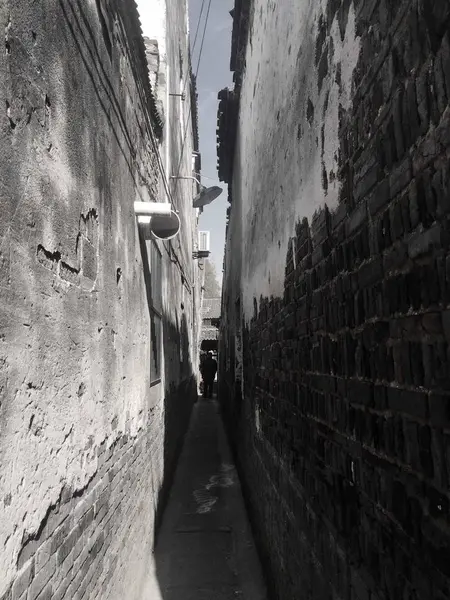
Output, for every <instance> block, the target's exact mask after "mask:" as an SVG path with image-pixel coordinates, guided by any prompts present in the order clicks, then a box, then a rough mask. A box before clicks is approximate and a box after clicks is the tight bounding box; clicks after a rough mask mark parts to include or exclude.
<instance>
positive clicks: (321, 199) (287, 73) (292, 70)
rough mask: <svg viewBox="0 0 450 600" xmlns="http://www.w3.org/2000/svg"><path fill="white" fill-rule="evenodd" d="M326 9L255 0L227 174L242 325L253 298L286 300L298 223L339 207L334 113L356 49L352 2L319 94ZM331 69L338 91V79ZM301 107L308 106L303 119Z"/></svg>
mask: <svg viewBox="0 0 450 600" xmlns="http://www.w3.org/2000/svg"><path fill="white" fill-rule="evenodd" d="M326 7H327V0H283V2H266V0H255V5H254V17H253V27H252V30H251V34H250V41H249V44H248V47H247V54H246V70H245V75H244V81H243V87H242V97H241V107H240V118H239V129H238V137H237V145H238V147H237V153H236V159H235V169H234V176H233V190H234V197H235V198H236V202H240V203H242V240H241V241H242V248H243V267H242V282H241V285H242V290H243V313H244V318H245V319H246V320H248V319H249V318H251V316H252V315H253V299H254V298H256V299H257V301H259V299H260V295H263V296H267V297H270V296H272V295H273V296H280V295H282V294H283V290H284V277H285V271H284V269H285V261H286V253H287V247H288V241H289V238H290V237H291V236H292V235H293V234H294V231H295V224H296V222H297V221H298V220H299V219H302V218H304V217H307V218H308V219H311V217H312V216H313V214H314V212H315V211H316V210H317V209H319V208H320V207H323V206H324V204H325V203H326V204H327V205H328V207H329V208H330V209H333V208H335V207H336V205H337V201H338V194H339V184H338V182H337V179H334V181H333V175H336V174H337V171H338V152H339V137H338V111H339V105H340V104H341V105H342V107H343V108H344V109H347V108H349V106H350V101H351V82H352V74H353V70H354V69H355V67H356V64H357V60H358V56H359V50H360V45H359V39H358V38H357V37H356V33H355V11H354V6H353V3H352V4H351V6H350V12H349V18H348V23H347V26H346V31H345V38H344V40H343V41H342V40H341V35H340V32H339V24H338V21H337V18H335V20H334V22H333V25H332V28H331V37H332V40H333V44H334V56H333V59H332V61H331V64H330V68H329V71H328V75H327V76H326V78H325V79H324V81H323V85H322V89H321V90H320V91H319V85H318V70H317V67H316V66H315V52H316V39H317V35H318V27H319V19H320V16H321V15H322V14H323V13H324V12H325V14H326ZM338 63H341V70H342V84H341V87H339V85H338V83H337V82H336V70H337V65H338ZM328 94H329V96H328V103H327V105H326V97H327V95H328ZM308 100H310V102H311V103H312V105H313V107H314V118H313V120H310V122H308V120H307V107H308ZM322 125H325V129H324V133H325V137H324V143H322V139H321V136H322V132H321V130H322ZM323 165H325V169H326V172H327V176H328V179H329V186H328V190H327V192H325V190H324V187H323V185H322V171H323ZM330 175H331V177H330ZM236 190H239V191H238V192H237V193H236ZM233 210H234V208H233Z"/></svg>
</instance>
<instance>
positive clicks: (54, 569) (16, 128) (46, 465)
mask: <svg viewBox="0 0 450 600" xmlns="http://www.w3.org/2000/svg"><path fill="white" fill-rule="evenodd" d="M173 5H174V6H173V7H172V9H173V10H174V11H175V10H177V11H178V12H179V13H181V15H182V17H180V18H181V22H182V26H181V25H180V24H179V21H177V20H176V19H175V20H174V21H173V22H174V23H175V25H174V26H175V27H176V28H175V30H174V31H173V32H172V33H171V34H172V35H173V36H174V37H176V36H178V37H179V42H180V43H179V45H178V46H177V49H176V56H177V60H179V57H183V59H184V61H185V65H188V63H189V59H188V44H187V27H186V19H185V17H184V15H185V12H186V7H185V5H184V2H177V3H173ZM0 27H1V29H2V31H4V32H5V46H4V51H3V52H1V53H0V77H1V83H2V85H1V86H0V105H1V106H2V107H3V108H2V111H1V112H0V131H1V134H0V135H1V146H2V152H1V156H0V174H1V177H0V180H1V183H0V215H1V218H0V365H1V368H0V597H1V598H2V599H8V600H16V599H17V600H19V599H24V598H27V599H28V600H34V599H35V598H39V599H40V600H44V599H45V598H52V599H55V600H56V599H58V598H95V597H99V598H117V599H119V598H120V599H123V598H130V599H133V598H139V597H140V592H141V589H142V587H143V586H144V584H145V579H146V577H148V575H149V571H150V565H149V560H150V555H151V551H152V548H153V543H154V535H155V522H156V521H157V520H158V519H159V515H160V509H161V500H162V498H163V496H164V494H165V492H166V490H167V488H168V483H169V482H170V474H171V472H172V471H173V467H174V464H175V460H176V456H177V452H178V450H179V446H180V443H181V440H182V436H183V433H184V430H185V428H186V425H187V422H188V418H189V413H190V407H191V405H192V402H193V401H194V400H195V398H196V380H195V370H196V369H195V362H196V356H195V353H196V345H195V344H194V346H192V338H193V336H194V333H193V331H194V328H196V327H197V324H196V319H197V309H196V302H197V303H198V298H199V289H198V286H197V283H196V281H197V267H196V266H195V264H194V263H193V262H192V258H191V257H192V249H193V243H194V241H195V239H196V226H197V215H196V214H195V211H193V210H192V208H191V206H192V205H191V200H192V195H189V194H190V190H187V189H186V191H185V192H178V193H177V199H176V201H175V200H174V204H175V203H176V204H177V208H178V209H179V210H180V218H181V221H182V232H181V235H180V237H179V240H178V241H177V242H176V246H175V242H174V244H173V245H172V244H169V243H168V242H165V243H162V242H156V244H154V243H153V242H149V241H145V240H144V239H143V238H142V236H141V237H140V236H139V231H138V227H137V222H136V218H135V216H134V209H133V203H134V201H137V200H139V201H166V200H168V199H169V200H170V199H172V198H171V197H169V196H168V194H167V192H166V187H165V186H164V185H163V177H162V175H161V169H160V162H161V160H162V159H159V158H158V156H163V154H164V153H163V151H162V150H161V148H162V147H163V146H164V144H165V140H166V138H167V137H168V132H167V130H164V118H165V115H164V110H163V109H162V108H161V107H164V104H163V102H162V99H158V98H155V95H154V93H153V91H152V89H151V88H150V78H149V72H148V68H147V59H146V53H145V45H144V41H143V35H142V28H141V24H140V21H139V16H138V10H137V7H136V5H135V3H134V2H122V1H121V0H117V1H115V2H104V1H103V0H90V1H88V2H78V1H76V0H61V1H60V2H56V1H53V0H43V1H42V2H37V3H29V2H18V1H16V0H15V1H14V2H13V1H11V2H9V1H6V2H2V3H1V6H0ZM164 51H165V52H167V53H168V52H169V49H168V50H166V49H164ZM171 51H173V48H170V52H171ZM164 56H165V55H164ZM186 73H187V74H188V78H187V88H188V90H190V78H189V69H188V67H186V71H185V75H186ZM188 97H190V96H189V93H188ZM166 110H168V108H167V109H166ZM183 110H186V113H188V111H189V105H188V104H186V106H185V107H183ZM185 118H186V121H189V117H188V116H187V114H186V117H185ZM193 129H194V128H193V126H192V125H191V126H190V128H189V129H188V131H187V133H186V140H185V145H186V149H185V153H184V158H183V160H182V162H183V161H184V162H183V165H184V166H185V167H186V168H191V165H192V158H191V153H192V149H193V147H194V145H195V139H194V138H195V135H194V130H193ZM178 143H181V142H180V140H177V144H178ZM169 151H170V152H175V153H176V158H177V159H178V157H179V154H180V153H179V150H178V149H177V147H175V148H174V147H173V146H172V150H169ZM163 166H164V165H163ZM183 194H184V195H183ZM158 256H160V258H159V259H158V258H157V257H158ZM152 257H153V258H152ZM155 257H156V258H155ZM158 264H160V267H158V266H156V267H155V266H154V265H158ZM158 269H159V270H158ZM196 298H197V300H196ZM180 365H181V366H180Z"/></svg>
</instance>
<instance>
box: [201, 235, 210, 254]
mask: <svg viewBox="0 0 450 600" xmlns="http://www.w3.org/2000/svg"><path fill="white" fill-rule="evenodd" d="M209 238H210V232H209V231H199V232H198V249H199V252H210V245H209Z"/></svg>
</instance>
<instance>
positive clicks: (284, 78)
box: [221, 0, 450, 600]
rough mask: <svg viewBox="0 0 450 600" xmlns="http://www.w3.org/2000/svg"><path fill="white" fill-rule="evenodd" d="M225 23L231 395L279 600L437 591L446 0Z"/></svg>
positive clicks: (443, 406)
mask: <svg viewBox="0 0 450 600" xmlns="http://www.w3.org/2000/svg"><path fill="white" fill-rule="evenodd" d="M243 14H244V17H245V18H244V17H243V16H242V15H243ZM247 14H248V15H249V16H247ZM235 22H236V24H235V35H234V39H235V43H234V47H233V58H232V66H233V68H234V69H235V70H236V74H235V81H236V90H235V94H237V95H238V97H239V98H240V105H239V119H238V127H237V131H236V132H234V136H235V139H233V140H232V144H231V145H233V144H234V145H235V154H234V166H233V169H232V173H228V174H227V173H226V174H225V178H226V179H228V181H229V183H230V186H231V190H230V198H231V201H232V204H231V214H230V221H229V225H228V233H227V250H226V270H225V284H224V292H223V303H224V308H223V310H224V323H231V324H232V330H231V331H226V328H225V327H224V329H223V332H222V353H221V374H222V377H221V400H222V403H223V407H224V411H225V413H226V414H227V417H228V423H229V430H230V433H231V436H232V438H233V439H234V442H235V448H236V451H237V454H238V462H239V465H240V469H241V473H242V475H243V480H244V484H245V487H246V493H247V499H248V502H249V506H250V509H251V513H252V518H253V521H254V525H255V529H256V531H257V533H258V536H259V541H260V546H261V548H262V552H263V554H264V557H265V560H266V562H267V565H268V567H269V569H268V571H270V573H271V578H272V584H273V590H274V595H275V597H278V598H305V599H308V598H311V599H314V600H315V599H318V598H342V599H343V598H346V599H351V600H368V599H371V600H373V599H378V598H379V599H387V598H392V599H394V598H414V599H416V600H418V599H423V600H426V599H428V598H436V599H437V598H440V599H444V598H447V597H449V595H450V571H449V564H450V563H449V555H448V548H449V547H450V539H449V536H448V531H449V529H448V527H449V525H450V522H449V521H450V517H449V494H448V490H449V480H448V477H449V474H450V464H449V459H448V457H449V454H448V443H449V427H450V421H449V418H448V415H449V406H450V395H449V390H450V380H449V375H448V374H449V372H450V365H449V360H450V358H449V342H450V331H449V327H448V321H449V314H450V313H449V310H448V307H449V301H450V296H449V290H450V271H449V264H450V237H449V231H450V227H449V220H448V214H449V210H450V205H449V203H448V197H449V196H448V194H449V189H448V186H449V170H448V156H449V150H450V136H449V131H450V129H449V125H450V108H449V99H450V39H449V36H448V25H449V22H450V4H449V3H448V1H447V0H442V1H441V0H440V1H436V2H433V3H427V2H423V1H421V0H413V1H411V0H407V1H404V2H402V1H398V2H388V1H387V0H386V1H385V0H358V1H356V0H353V1H352V0H324V1H322V2H312V1H311V2H300V3H299V2H283V3H275V2H269V3H266V2H262V0H254V1H253V2H245V1H239V2H237V3H236V11H235ZM247 28H248V29H247ZM246 30H247V31H248V36H247V34H246ZM239 33H240V35H239ZM246 37H247V39H248V43H247V44H245V40H246ZM236 40H237V41H236ZM239 40H244V47H243V48H239V47H238V48H236V44H237V45H238V46H239ZM230 135H233V134H230V132H227V131H223V132H222V133H221V140H222V141H221V143H222V144H224V145H226V144H227V136H228V137H229V136H230ZM225 171H226V169H225ZM238 256H240V257H242V258H241V265H242V266H240V263H239V261H238V259H237V257H238ZM240 306H241V307H242V309H241V312H242V314H240V313H239V311H238V308H239V307H240ZM239 330H242V331H243V335H244V344H243V356H242V361H240V359H239V355H238V353H237V346H236V343H235V339H236V338H237V337H238V336H237V333H238V332H239ZM242 369H243V373H244V377H243V382H242V384H241V385H240V386H239V387H238V386H237V385H236V383H235V382H236V380H237V379H239V371H240V370H242Z"/></svg>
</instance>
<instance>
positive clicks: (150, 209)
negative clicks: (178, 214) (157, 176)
mask: <svg viewBox="0 0 450 600" xmlns="http://www.w3.org/2000/svg"><path fill="white" fill-rule="evenodd" d="M171 212H172V206H171V205H170V203H169V202H135V203H134V213H135V215H136V216H137V217H153V216H154V215H170V213H171Z"/></svg>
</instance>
